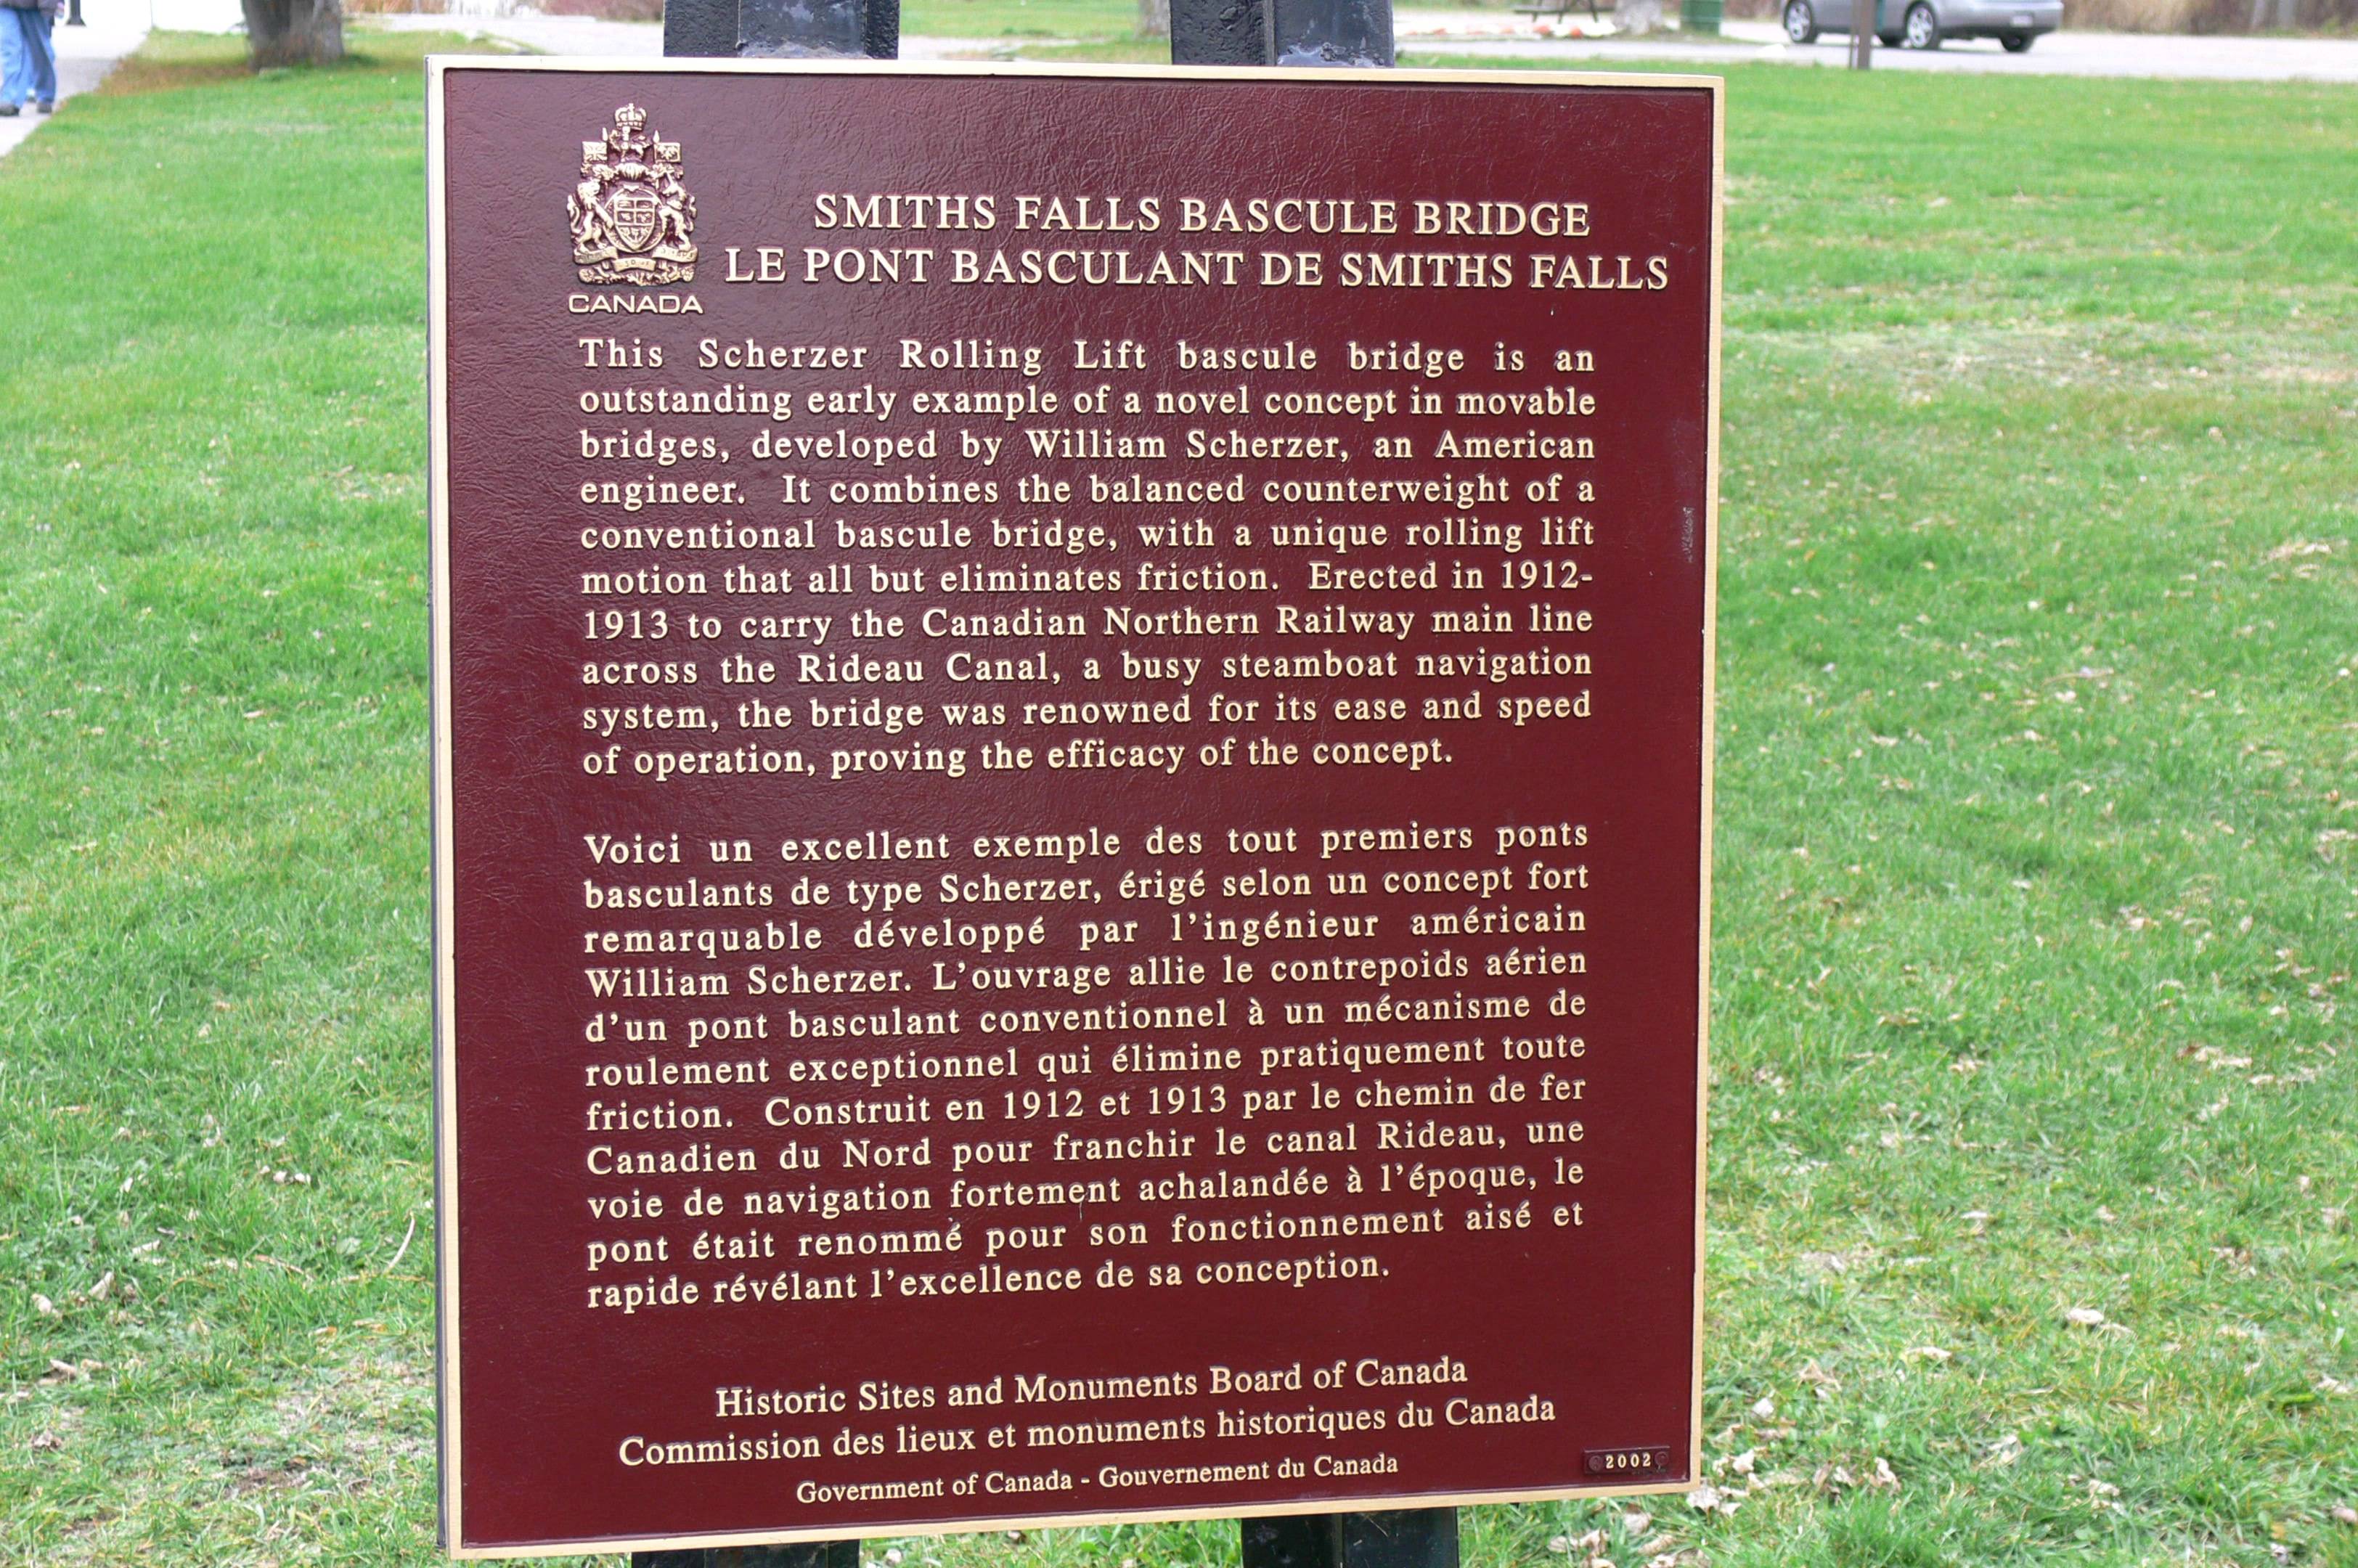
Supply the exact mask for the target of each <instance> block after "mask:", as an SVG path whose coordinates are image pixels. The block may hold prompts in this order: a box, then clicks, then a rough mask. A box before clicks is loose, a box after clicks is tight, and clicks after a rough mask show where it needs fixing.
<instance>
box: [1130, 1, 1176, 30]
mask: <svg viewBox="0 0 2358 1568" xmlns="http://www.w3.org/2000/svg"><path fill="white" fill-rule="evenodd" d="M1138 36H1139V37H1140V38H1169V37H1170V36H1171V0H1138Z"/></svg>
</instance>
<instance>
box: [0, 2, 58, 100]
mask: <svg viewBox="0 0 2358 1568" xmlns="http://www.w3.org/2000/svg"><path fill="white" fill-rule="evenodd" d="M0 42H5V44H6V46H7V53H8V63H7V72H6V76H5V79H0V103H32V102H34V101H36V100H38V101H39V102H40V103H56V102H57V97H58V50H57V46H56V45H55V44H52V43H51V42H50V41H49V17H47V16H43V15H42V14H41V13H40V12H38V11H19V10H17V9H16V8H15V7H13V6H0Z"/></svg>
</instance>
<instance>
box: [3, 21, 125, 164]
mask: <svg viewBox="0 0 2358 1568" xmlns="http://www.w3.org/2000/svg"><path fill="white" fill-rule="evenodd" d="M81 14H82V18H83V20H84V21H85V22H86V23H88V26H86V27H67V26H66V25H65V23H64V22H63V21H62V20H60V21H59V23H58V30H57V31H56V32H55V33H52V34H51V35H50V37H52V38H55V39H57V43H58V102H59V103H61V104H62V103H64V102H65V101H66V100H67V99H69V98H73V97H77V96H79V95H80V94H81V93H84V92H89V91H90V90H91V89H92V88H93V87H96V86H97V85H98V84H99V83H100V82H102V81H105V80H106V73H107V72H108V71H110V70H114V66H115V62H116V61H118V60H120V59H122V58H123V57H124V55H127V54H129V53H130V52H131V51H132V50H133V49H137V48H138V47H139V41H140V40H141V39H142V38H146V36H147V0H83V5H82V10H81ZM45 124H49V116H48V115H47V114H35V113H34V112H33V111H32V110H30V109H27V110H26V111H25V112H24V113H23V114H18V115H16V116H15V117H14V118H12V119H5V120H0V157H6V156H7V155H8V154H9V153H11V152H13V151H15V150H16V146H18V144H20V143H21V142H23V141H24V139H25V138H26V137H27V136H29V135H32V134H33V133H34V132H35V131H38V130H39V129H40V128H41V127H42V126H43V125H45Z"/></svg>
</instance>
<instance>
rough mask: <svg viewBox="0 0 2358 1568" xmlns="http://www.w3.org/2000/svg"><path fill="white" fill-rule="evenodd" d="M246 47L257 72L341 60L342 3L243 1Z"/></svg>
mask: <svg viewBox="0 0 2358 1568" xmlns="http://www.w3.org/2000/svg"><path fill="white" fill-rule="evenodd" d="M244 5H245V38H246V47H247V49H248V51H249V54H250V56H251V58H252V59H253V61H254V67H255V69H256V70H259V69H261V68H262V67H264V66H269V65H319V64H322V63H324V62H326V61H328V60H333V59H343V58H344V8H343V5H342V0H244Z"/></svg>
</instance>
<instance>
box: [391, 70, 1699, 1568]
mask: <svg viewBox="0 0 2358 1568" xmlns="http://www.w3.org/2000/svg"><path fill="white" fill-rule="evenodd" d="M473 70H530V71H546V72H560V73H566V74H572V75H587V76H613V75H626V74H648V73H656V72H663V73H678V74H690V75H693V74H726V75H750V76H811V75H817V76H948V77H993V76H1017V77H1033V78H1048V79H1059V78H1061V79H1066V80H1073V81H1139V80H1146V81H1306V82H1318V83H1340V82H1349V83H1352V84H1354V85H1364V86H1377V87H1381V86H1390V85H1420V84H1428V83H1446V84H1449V85H1452V86H1459V87H1502V86H1503V87H1586V88H1628V89H1642V90H1648V91H1659V90H1660V89H1663V88H1675V89H1681V90H1684V91H1689V92H1704V93H1707V94H1708V95H1709V96H1710V98H1711V104H1712V155H1711V299H1710V322H1711V329H1710V343H1709V346H1708V351H1707V355H1708V361H1709V366H1710V370H1709V385H1708V388H1707V390H1706V393H1705V402H1704V411H1705V412H1704V416H1705V419H1706V421H1707V425H1706V429H1705V441H1704V615H1703V626H1702V628H1701V635H1702V638H1703V652H1704V664H1703V733H1702V736H1701V738H1700V740H1701V745H1702V765H1703V799H1702V802H1701V819H1700V829H1701V835H1702V843H1701V846H1700V850H1701V861H1700V867H1699V871H1700V879H1699V881H1700V893H1701V907H1700V908H1699V909H1698V911H1697V912H1696V927H1695V930H1696V938H1697V963H1696V969H1695V979H1696V999H1695V1005H1696V1010H1697V1011H1696V1015H1695V1064H1694V1070H1695V1225H1694V1240H1695V1253H1694V1303H1695V1321H1694V1324H1693V1329H1692V1331H1691V1332H1692V1334H1693V1345H1694V1366H1693V1373H1692V1375H1691V1377H1690V1379H1689V1385H1688V1386H1689V1390H1690V1398H1689V1402H1688V1409H1689V1416H1688V1431H1689V1433H1690V1442H1689V1445H1688V1454H1687V1473H1688V1474H1689V1475H1690V1476H1693V1477H1695V1479H1694V1480H1693V1481H1684V1482H1670V1483H1647V1482H1633V1483H1629V1484H1627V1485H1622V1486H1598V1487H1552V1488H1544V1489H1541V1490H1537V1491H1513V1490H1509V1491H1495V1492H1416V1493H1401V1494H1396V1495H1395V1494H1380V1495H1377V1496H1371V1497H1354V1498H1319V1499H1314V1500H1311V1501H1305V1502H1292V1503H1283V1502H1281V1503H1254V1504H1251V1505H1249V1507H1245V1508H1239V1507H1236V1506H1227V1505H1223V1506H1214V1507H1206V1508H1180V1509H1130V1510H1118V1511H1115V1512H1111V1513H1071V1514H1037V1515H1032V1516H1028V1517H1025V1518H1021V1519H1010V1518H1000V1517H995V1516H993V1517H986V1518H976V1519H946V1520H943V1519H936V1520H925V1521H904V1522H893V1523H871V1524H867V1525H860V1526H854V1527H848V1528H838V1529H828V1530H731V1531H725V1532H720V1533H713V1534H701V1535H662V1536H608V1537H593V1538H588V1539H583V1540H575V1541H536V1542H534V1543H531V1544H529V1545H520V1546H470V1545H468V1544H466V1543H465V1535H464V1527H463V1524H462V1521H461V1519H460V1497H461V1494H462V1487H461V1486H460V1476H461V1474H462V1470H461V1466H462V1464H463V1454H464V1448H463V1444H462V1442H461V1437H462V1434H461V1433H460V1421H459V1411H460V1404H459V1379H460V1356H459V1351H460V1344H459V1289H460V1281H459V1230H458V1224H457V1217H456V1215H455V1214H454V1212H453V1209H452V1206H454V1205H455V1204H456V1203H457V1201H458V1191H459V1187H458V1170H459V1145H458V1131H457V1123H458V1105H457V1101H456V1098H455V1097H456V1089H455V1087H454V1074H453V1070H452V1068H453V1064H454V1062H455V1059H456V1053H457V1045H458V1041H457V1026H456V1018H457V1008H456V990H455V983H456V981H455V975H454V970H455V968H456V967H457V961H458V950H457V946H456V943H455V938H454V935H453V928H454V924H455V921H454V913H455V912H454V904H453V883H454V881H455V875H454V868H453V865H452V860H451V845H450V836H451V832H452V827H453V820H452V793H451V779H452V764H451V753H450V588H449V585H450V527H449V522H450V438H449V360H448V355H447V353H446V351H445V342H446V335H447V333H448V331H449V299H448V297H447V284H448V278H449V228H448V222H449V211H448V209H447V206H446V203H445V199H444V198H445V192H446V191H447V189H448V182H449V162H448V157H447V153H448V146H447V143H446V140H445V135H444V125H443V102H444V87H445V82H446V81H447V80H448V78H449V76H451V75H452V74H454V73H458V72H462V71H473ZM1726 141H1727V83H1726V80H1725V78H1723V77H1717V76H1696V75H1685V74H1674V73H1650V72H1639V71H1570V70H1567V71H1552V70H1357V69H1345V68H1331V67H1330V68H1318V69H1306V70H1288V69H1281V68H1272V67H1260V66H1182V65H1094V64H1084V65H1062V64H1044V63H1038V62H1033V61H1021V60H869V59H845V60H832V59H829V60H808V59H796V60H784V59H685V58H675V57H656V58H649V59H618V58H615V57H611V56H570V55H564V56H556V55H552V56H522V55H430V56H428V57H427V61H426V230H427V237H426V255H427V462H428V465H429V473H428V486H427V491H428V493H427V525H428V528H429V530H430V533H431V535H432V536H431V541H430V555H431V560H432V565H431V571H432V579H431V585H430V587H429V589H428V594H427V602H428V607H429V610H430V611H431V620H432V636H433V643H434V645H433V651H432V667H433V696H432V710H431V719H430V734H431V739H432V741H433V748H434V778H433V831H432V841H433V861H434V863H433V878H434V900H433V943H434V1235H435V1257H436V1260H437V1265H438V1266H437V1269H436V1275H435V1360H436V1363H437V1371H438V1377H437V1379H436V1396H437V1401H438V1415H439V1423H438V1424H439V1428H440V1433H439V1439H440V1441H439V1444H438V1456H439V1459H440V1465H439V1466H438V1498H439V1526H440V1530H439V1533H440V1539H441V1544H442V1549H443V1551H444V1552H447V1553H448V1554H449V1555H450V1556H451V1557H454V1558H460V1559H470V1560H473V1559H486V1558H501V1557H554V1556H561V1555H564V1554H566V1553H579V1552H664V1551H679V1550H686V1549H693V1548H697V1547H707V1546H756V1545H763V1544H766V1543H772V1542H777V1543H784V1542H789V1541H840V1540H844V1539H847V1538H848V1537H849V1536H854V1535H856V1536H859V1537H862V1538H868V1537H878V1536H911V1535H914V1536H925V1535H957V1534H961V1533H966V1532H970V1531H975V1530H1060V1529H1073V1528H1080V1527H1086V1526H1095V1525H1109V1524H1150V1523H1160V1522H1163V1521H1177V1520H1191V1519H1235V1518H1237V1517H1238V1516H1239V1515H1240V1514H1244V1513H1249V1514H1251V1515H1253V1516H1254V1517H1256V1518H1260V1517H1270V1516H1276V1515H1283V1514H1317V1513H1336V1512H1357V1511H1361V1510H1364V1509H1369V1508H1383V1509H1402V1508H1461V1507H1474V1506H1479V1505H1483V1504H1491V1503H1537V1502H1555V1501H1561V1500H1565V1499H1570V1498H1607V1497H1640V1496H1647V1495H1652V1494H1660V1493H1676V1492H1685V1491H1690V1490H1692V1489H1693V1487H1695V1486H1697V1485H1700V1484H1701V1481H1702V1476H1703V1326H1704V1311H1703V1299H1704V1291H1703V1287H1704V1176H1705V1174H1706V1173H1707V1170H1708V1164H1709V1152H1710V1145H1709V1142H1708V1135H1709V1131H1710V1127H1709V1119H1708V1117H1707V1115H1706V1114H1705V1113H1706V1110H1707V1107H1708V1100H1709V1090H1710V1083H1711V1078H1710V1067H1711V1060H1710V1056H1711V1052H1710V1037H1711V887H1712V878H1711V851H1712V812H1713V762H1714V745H1715V738H1716V725H1715V722H1714V705H1715V703H1716V700H1717V694H1718V686H1719V683H1718V649H1719V640H1718V632H1717V626H1718V613H1719V418H1720V386H1719V375H1720V291H1721V283H1722V260H1723V256H1724V254H1725V245H1726V222H1725V193H1726V183H1727V160H1726Z"/></svg>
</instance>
